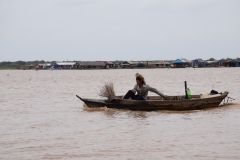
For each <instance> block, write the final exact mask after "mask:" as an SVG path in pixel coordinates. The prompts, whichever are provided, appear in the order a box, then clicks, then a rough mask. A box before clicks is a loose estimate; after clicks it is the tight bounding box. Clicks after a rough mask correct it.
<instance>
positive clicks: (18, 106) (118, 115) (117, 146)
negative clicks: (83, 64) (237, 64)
mask: <svg viewBox="0 0 240 160" xmlns="http://www.w3.org/2000/svg"><path fill="white" fill-rule="evenodd" d="M136 72H139V73H141V74H143V75H144V76H145V79H146V82H147V83H148V84H150V85H152V86H154V87H156V88H158V89H159V90H160V91H162V92H163V93H165V94H167V95H183V94H184V81H185V80H187V81H188V87H189V88H190V89H191V92H192V94H200V93H206V92H210V91H211V90H212V89H215V90H217V91H220V92H223V91H229V92H230V94H229V96H230V97H233V98H235V99H236V100H235V101H234V102H232V103H230V104H229V105H226V106H223V107H220V108H215V109H208V110H200V111H184V112H172V111H155V112H142V111H127V110H116V109H107V108H100V109H89V108H86V107H85V108H84V107H83V103H82V102H81V101H80V100H79V99H78V98H76V97H75V95H76V94H77V95H79V96H82V97H85V98H99V96H98V92H99V89H100V87H101V86H102V84H103V82H104V81H114V83H115V90H116V93H117V94H118V95H123V94H125V93H126V92H127V90H129V89H132V88H133V86H134V84H135V77H134V75H135V73H136ZM239 93H240V68H205V69H200V68H198V69H193V68H186V69H131V70H130V69H129V70H128V69H126V70H120V69H119V70H78V71H75V70H71V71H70V70H67V71H66V70H60V71H59V70H58V71H50V70H49V71H40V70H39V71H20V70H13V71H10V70H6V71H0V122H1V124H0V159H19V160H20V159H204V160H205V159H240V94H239ZM150 95H154V94H150Z"/></svg>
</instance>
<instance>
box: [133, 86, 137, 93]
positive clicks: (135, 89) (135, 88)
mask: <svg viewBox="0 0 240 160" xmlns="http://www.w3.org/2000/svg"><path fill="white" fill-rule="evenodd" d="M132 92H133V93H136V92H137V85H135V86H134V87H133V89H132Z"/></svg>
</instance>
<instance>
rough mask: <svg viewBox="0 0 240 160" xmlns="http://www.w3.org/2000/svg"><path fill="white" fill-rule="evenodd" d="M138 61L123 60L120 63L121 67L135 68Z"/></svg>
mask: <svg viewBox="0 0 240 160" xmlns="http://www.w3.org/2000/svg"><path fill="white" fill-rule="evenodd" d="M137 64H138V62H132V61H124V62H123V63H122V68H137Z"/></svg>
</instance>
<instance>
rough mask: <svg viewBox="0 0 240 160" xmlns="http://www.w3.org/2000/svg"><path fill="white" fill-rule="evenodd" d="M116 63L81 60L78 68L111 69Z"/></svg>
mask: <svg viewBox="0 0 240 160" xmlns="http://www.w3.org/2000/svg"><path fill="white" fill-rule="evenodd" d="M113 67H114V64H113V63H112V62H109V61H80V62H78V69H109V68H113Z"/></svg>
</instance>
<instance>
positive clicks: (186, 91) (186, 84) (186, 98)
mask: <svg viewBox="0 0 240 160" xmlns="http://www.w3.org/2000/svg"><path fill="white" fill-rule="evenodd" d="M185 98H186V99H187V81H185Z"/></svg>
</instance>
